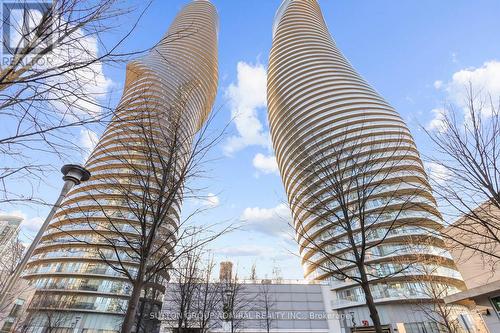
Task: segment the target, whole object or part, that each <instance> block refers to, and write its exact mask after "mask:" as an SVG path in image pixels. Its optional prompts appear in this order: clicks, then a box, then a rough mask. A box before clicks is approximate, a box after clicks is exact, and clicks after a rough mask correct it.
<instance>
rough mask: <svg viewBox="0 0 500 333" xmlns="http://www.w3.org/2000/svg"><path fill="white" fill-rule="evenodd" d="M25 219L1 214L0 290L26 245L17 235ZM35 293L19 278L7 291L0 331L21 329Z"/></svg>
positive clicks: (0, 307)
mask: <svg viewBox="0 0 500 333" xmlns="http://www.w3.org/2000/svg"><path fill="white" fill-rule="evenodd" d="M22 221H23V219H22V218H20V217H17V216H11V215H0V258H1V259H0V263H1V264H0V289H1V290H0V292H1V293H3V292H4V289H3V288H4V287H5V283H6V282H7V281H8V277H9V276H10V274H12V272H13V271H14V269H15V268H16V266H17V264H18V262H19V260H20V259H21V255H22V253H23V250H24V247H23V245H22V244H21V243H20V242H19V241H18V239H17V235H18V233H19V227H20V225H21V223H22ZM32 295H33V293H32V288H31V287H30V286H29V284H28V283H27V281H26V280H23V279H21V280H19V282H18V283H17V284H16V285H15V287H14V288H13V289H12V290H11V291H9V292H8V293H6V295H5V298H4V299H3V302H2V304H0V333H6V332H17V331H19V329H20V327H19V325H20V323H21V321H22V319H24V311H25V307H24V305H25V304H27V303H28V302H29V300H30V299H31V297H32Z"/></svg>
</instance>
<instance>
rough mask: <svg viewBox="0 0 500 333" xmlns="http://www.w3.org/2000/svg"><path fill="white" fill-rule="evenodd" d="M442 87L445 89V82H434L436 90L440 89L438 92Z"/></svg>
mask: <svg viewBox="0 0 500 333" xmlns="http://www.w3.org/2000/svg"><path fill="white" fill-rule="evenodd" d="M442 87H443V81H441V80H436V81H434V88H436V89H438V90H439V89H441V88H442Z"/></svg>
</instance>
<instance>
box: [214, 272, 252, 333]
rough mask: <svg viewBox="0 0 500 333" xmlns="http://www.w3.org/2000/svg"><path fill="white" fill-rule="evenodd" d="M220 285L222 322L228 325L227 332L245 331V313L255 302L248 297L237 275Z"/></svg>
mask: <svg viewBox="0 0 500 333" xmlns="http://www.w3.org/2000/svg"><path fill="white" fill-rule="evenodd" d="M220 283H221V291H222V312H223V321H224V322H226V323H227V324H228V326H229V327H228V329H229V332H231V333H236V332H241V331H242V330H244V329H245V321H246V318H245V316H244V314H245V311H247V310H249V309H251V307H252V305H253V303H254V301H255V300H254V299H251V298H250V297H249V295H248V293H247V292H246V290H245V289H246V288H245V285H244V284H243V283H242V282H241V281H240V280H239V278H238V274H235V275H234V276H233V277H231V278H230V279H227V280H225V281H221V282H220Z"/></svg>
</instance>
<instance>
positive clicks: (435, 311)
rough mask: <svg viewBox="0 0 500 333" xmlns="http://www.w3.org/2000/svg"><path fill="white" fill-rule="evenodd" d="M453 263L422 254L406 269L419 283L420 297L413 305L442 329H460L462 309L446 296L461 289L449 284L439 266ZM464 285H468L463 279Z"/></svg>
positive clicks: (450, 331) (455, 331)
mask: <svg viewBox="0 0 500 333" xmlns="http://www.w3.org/2000/svg"><path fill="white" fill-rule="evenodd" d="M450 265H451V266H452V268H454V264H453V262H452V261H451V260H449V259H441V260H436V259H433V260H429V258H426V257H425V256H423V255H422V257H421V259H420V260H419V263H415V264H414V265H412V267H411V268H410V269H409V270H407V271H406V272H405V275H407V279H408V280H409V281H411V282H413V283H414V284H415V285H416V286H418V288H417V289H418V293H419V297H418V299H417V300H416V301H415V302H414V304H413V306H414V309H415V311H416V312H418V313H421V314H423V315H424V317H425V318H426V319H427V322H428V323H432V324H433V325H435V326H436V327H437V329H438V331H439V332H445V333H461V332H463V328H462V327H461V326H460V324H459V322H458V319H457V315H458V314H459V313H460V311H458V309H457V307H456V305H452V304H446V303H445V302H444V298H445V297H446V296H449V295H451V294H453V293H455V292H457V291H458V289H456V288H453V287H450V285H449V284H448V283H445V282H446V279H445V278H442V277H441V276H440V274H439V273H440V270H443V269H446V268H444V267H449V266H450ZM462 287H463V288H464V287H465V285H463V283H462Z"/></svg>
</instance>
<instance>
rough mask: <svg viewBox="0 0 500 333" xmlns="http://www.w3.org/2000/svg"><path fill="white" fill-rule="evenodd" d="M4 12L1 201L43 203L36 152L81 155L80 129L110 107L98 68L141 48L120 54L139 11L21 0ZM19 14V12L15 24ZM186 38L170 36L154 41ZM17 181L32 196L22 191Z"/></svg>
mask: <svg viewBox="0 0 500 333" xmlns="http://www.w3.org/2000/svg"><path fill="white" fill-rule="evenodd" d="M148 6H149V4H148V3H147V4H146V6H144V8H145V9H146V8H147V7H148ZM4 8H5V10H4V20H3V22H2V27H3V30H4V40H3V44H2V47H3V52H2V65H1V66H0V121H1V123H2V124H4V125H5V127H2V131H1V134H0V156H1V160H2V165H0V203H19V202H21V203H23V202H26V201H30V202H42V203H43V200H41V199H40V198H39V197H38V196H37V195H36V186H37V184H38V183H39V182H43V181H44V178H45V177H44V176H45V175H46V174H47V173H48V172H50V171H52V170H54V166H53V165H52V163H51V165H47V163H44V162H40V158H39V157H40V154H43V155H44V156H47V155H49V156H50V157H55V158H59V159H64V158H68V159H69V158H71V159H74V151H75V150H80V151H82V149H81V147H80V146H79V145H78V144H76V142H78V140H77V137H78V136H80V130H84V129H86V130H88V131H94V130H99V129H100V128H101V127H100V126H102V125H105V124H107V122H108V121H109V118H110V116H111V114H112V111H113V109H112V105H110V103H111V104H112V101H110V100H109V95H108V94H109V92H108V90H109V83H110V82H109V80H108V79H107V78H106V77H105V76H104V74H103V68H104V67H106V66H113V65H120V64H121V63H124V62H125V61H126V60H128V59H129V58H130V56H132V55H137V54H140V53H143V52H144V51H146V50H133V51H124V50H123V49H124V42H125V41H126V40H127V39H128V37H129V36H130V35H131V34H132V32H133V31H134V29H135V27H136V25H137V23H138V21H139V19H140V18H141V17H142V15H143V13H144V10H145V9H144V10H143V11H137V10H136V9H132V7H128V6H126V5H124V3H123V2H122V1H119V0H98V1H92V2H88V1H84V0H54V1H47V2H30V1H20V2H13V3H10V4H5V6H4ZM18 12H21V13H22V15H21V16H20V17H19V19H18V20H15V19H14V18H15V14H14V13H18ZM9 13H10V15H11V16H10V17H9V16H8V14H9ZM127 18H128V19H130V20H129V21H130V22H131V24H130V26H129V27H128V28H127V29H125V32H124V33H123V34H120V35H119V34H116V33H113V31H114V30H115V28H116V27H117V24H118V22H119V21H120V19H127ZM189 33H192V32H188V31H186V32H177V33H176V34H173V35H171V36H166V37H165V38H164V39H163V40H162V41H160V43H168V42H170V41H171V40H173V39H177V38H182V36H183V35H186V34H189ZM13 36H14V38H13ZM9 38H10V39H9ZM106 97H108V98H106ZM21 182H22V183H24V184H25V185H27V187H28V188H31V191H28V192H21V191H20V190H19V188H20V186H19V185H18V184H19V183H21Z"/></svg>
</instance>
